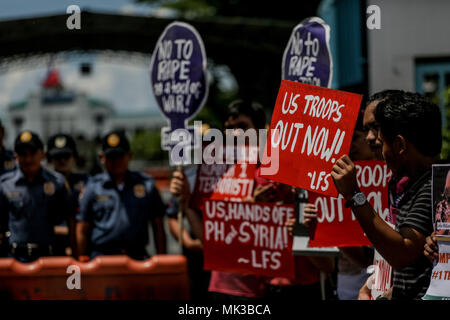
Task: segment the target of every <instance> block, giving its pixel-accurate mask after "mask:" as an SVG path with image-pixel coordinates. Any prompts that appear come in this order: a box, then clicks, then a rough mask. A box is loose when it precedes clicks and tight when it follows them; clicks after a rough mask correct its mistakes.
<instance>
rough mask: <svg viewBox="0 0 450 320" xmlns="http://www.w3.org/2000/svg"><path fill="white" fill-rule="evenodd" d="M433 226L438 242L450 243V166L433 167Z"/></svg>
mask: <svg viewBox="0 0 450 320" xmlns="http://www.w3.org/2000/svg"><path fill="white" fill-rule="evenodd" d="M432 170H433V181H432V182H433V187H432V199H433V224H434V231H435V232H436V237H437V238H438V241H450V164H442V165H433V168H432Z"/></svg>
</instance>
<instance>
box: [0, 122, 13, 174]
mask: <svg viewBox="0 0 450 320" xmlns="http://www.w3.org/2000/svg"><path fill="white" fill-rule="evenodd" d="M4 137H5V127H4V126H3V123H2V119H0V175H2V174H3V173H5V172H7V171H11V170H14V169H15V167H16V160H15V159H14V153H13V152H12V151H11V150H8V149H6V148H5V146H4V145H3V138H4Z"/></svg>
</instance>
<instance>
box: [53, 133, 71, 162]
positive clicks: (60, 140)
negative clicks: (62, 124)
mask: <svg viewBox="0 0 450 320" xmlns="http://www.w3.org/2000/svg"><path fill="white" fill-rule="evenodd" d="M47 155H48V156H49V157H50V158H51V157H55V156H59V155H72V156H74V157H77V155H78V152H77V146H76V144H75V140H74V139H73V138H72V137H71V136H69V135H68V134H55V135H54V136H51V137H50V139H48V143H47Z"/></svg>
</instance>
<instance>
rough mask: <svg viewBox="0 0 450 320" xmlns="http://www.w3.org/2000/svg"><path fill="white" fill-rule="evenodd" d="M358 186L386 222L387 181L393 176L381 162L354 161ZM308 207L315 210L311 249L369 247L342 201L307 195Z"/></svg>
mask: <svg viewBox="0 0 450 320" xmlns="http://www.w3.org/2000/svg"><path fill="white" fill-rule="evenodd" d="M355 167H356V174H357V179H358V185H359V188H360V190H361V192H363V193H364V194H365V195H366V197H367V200H368V201H369V203H370V204H371V205H372V207H373V208H374V210H375V211H376V212H377V213H378V214H379V215H380V217H381V218H383V220H385V221H386V220H387V219H388V215H389V203H388V181H389V178H390V177H391V175H392V172H391V171H390V170H389V169H388V167H387V165H386V163H385V162H384V161H356V162H355ZM308 202H309V203H313V204H315V205H316V207H317V209H318V211H319V212H318V215H317V224H316V226H315V228H314V231H313V232H311V239H310V241H309V246H310V247H334V246H337V247H351V246H364V245H371V243H370V241H369V239H368V238H367V237H366V235H365V234H364V231H363V230H362V228H361V226H360V225H359V223H358V221H357V220H356V218H355V216H354V215H353V213H352V210H351V209H350V208H345V206H344V204H345V199H344V198H343V197H342V196H341V195H339V198H331V197H328V196H324V195H319V194H317V193H314V192H310V193H309V199H308Z"/></svg>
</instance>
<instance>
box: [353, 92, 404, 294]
mask: <svg viewBox="0 0 450 320" xmlns="http://www.w3.org/2000/svg"><path fill="white" fill-rule="evenodd" d="M403 94H405V92H404V91H402V90H383V91H380V92H377V93H374V94H373V95H371V96H370V97H369V99H368V102H367V106H366V108H365V110H364V118H363V130H364V131H365V132H366V141H367V143H368V144H369V147H370V149H371V150H372V152H373V154H374V155H375V159H377V160H384V158H383V153H382V146H383V142H382V141H381V138H380V135H379V131H380V128H379V124H378V123H377V122H376V120H375V109H376V106H377V105H378V103H379V102H380V101H383V100H385V99H386V98H388V97H391V98H392V97H395V96H402V95H403ZM398 180H399V181H398V183H397V185H398V189H399V190H400V189H402V188H403V183H404V182H403V181H405V179H398ZM395 215H396V208H394V207H393V206H392V204H391V205H390V207H389V216H388V221H389V223H390V224H391V225H394V224H395V222H394V221H395V217H394V216H395ZM374 277H375V273H372V275H371V276H370V277H369V278H368V279H367V281H366V283H364V285H363V286H362V287H361V289H360V291H359V295H358V300H371V299H372V298H374V297H372V293H371V289H370V288H371V284H372V283H373V281H374V279H373V278H374ZM391 294H392V292H391V290H388V291H387V292H385V293H383V294H382V298H383V297H384V298H386V297H390V296H391Z"/></svg>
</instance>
